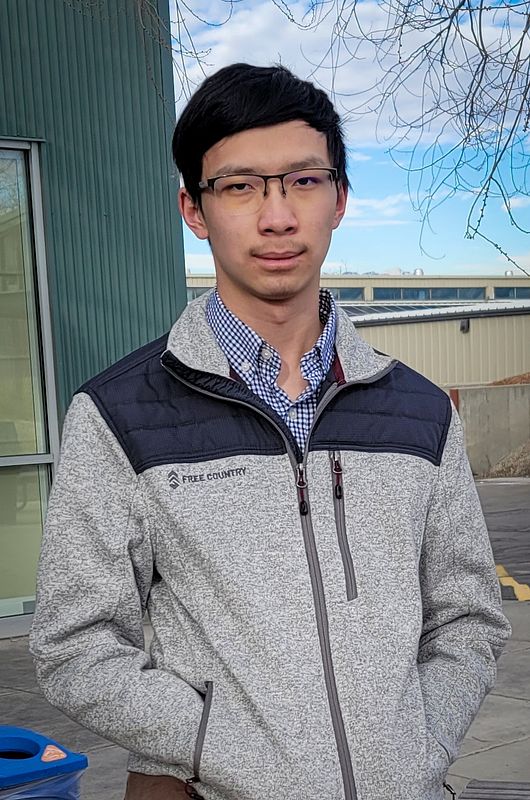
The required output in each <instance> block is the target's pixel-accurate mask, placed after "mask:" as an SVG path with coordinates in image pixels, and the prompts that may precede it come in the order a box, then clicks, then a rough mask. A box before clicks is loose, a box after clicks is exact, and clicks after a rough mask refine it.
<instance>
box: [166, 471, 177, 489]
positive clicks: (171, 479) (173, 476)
mask: <svg viewBox="0 0 530 800" xmlns="http://www.w3.org/2000/svg"><path fill="white" fill-rule="evenodd" d="M167 479H168V482H169V485H170V486H171V488H172V489H178V487H179V486H180V481H179V476H178V475H177V473H176V472H175V471H174V470H171V472H170V473H169V475H168V476H167Z"/></svg>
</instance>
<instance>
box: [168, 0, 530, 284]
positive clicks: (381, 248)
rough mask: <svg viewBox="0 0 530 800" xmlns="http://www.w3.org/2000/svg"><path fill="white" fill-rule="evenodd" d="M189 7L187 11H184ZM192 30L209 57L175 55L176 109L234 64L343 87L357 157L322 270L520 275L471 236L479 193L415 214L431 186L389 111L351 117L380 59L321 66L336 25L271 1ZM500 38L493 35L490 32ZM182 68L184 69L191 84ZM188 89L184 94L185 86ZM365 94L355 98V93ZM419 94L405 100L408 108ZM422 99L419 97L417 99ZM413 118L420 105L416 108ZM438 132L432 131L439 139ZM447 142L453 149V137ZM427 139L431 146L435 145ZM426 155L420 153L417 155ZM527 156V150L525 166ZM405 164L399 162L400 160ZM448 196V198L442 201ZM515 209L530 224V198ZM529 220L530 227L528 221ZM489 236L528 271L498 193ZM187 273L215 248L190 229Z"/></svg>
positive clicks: (207, 11) (222, 8)
mask: <svg viewBox="0 0 530 800" xmlns="http://www.w3.org/2000/svg"><path fill="white" fill-rule="evenodd" d="M190 8H192V9H193V11H194V12H195V14H196V15H197V16H198V17H201V18H202V19H205V20H208V21H210V22H221V21H222V19H223V16H222V15H223V14H224V15H226V13H227V9H229V8H230V6H229V4H227V3H225V2H222V0H221V1H220V0H209V2H204V3H202V5H201V3H200V2H199V3H197V4H196V5H192V6H190ZM289 9H290V12H291V13H292V15H293V17H294V18H295V19H297V20H298V21H302V20H303V19H304V7H303V6H302V5H301V4H296V3H291V4H289ZM185 10H186V9H185V8H184V9H183V8H182V7H181V14H182V13H183V12H184V11H185ZM362 13H363V14H364V15H365V20H364V21H365V22H366V21H368V23H370V21H371V19H372V18H375V17H376V16H377V13H378V7H377V5H376V4H375V3H372V2H365V3H363V4H362ZM172 19H173V21H174V24H173V33H174V35H176V36H178V34H179V27H178V26H177V25H176V24H175V21H176V19H177V13H176V10H175V8H173V11H172ZM185 22H186V26H187V28H188V30H189V33H190V34H191V36H192V37H193V41H194V45H195V47H196V48H197V50H198V51H199V53H200V55H201V61H202V63H201V64H199V63H198V62H197V60H196V59H193V58H189V57H188V58H185V59H184V60H183V61H182V60H179V58H175V84H176V94H177V97H179V94H180V95H181V96H180V98H179V99H178V102H177V113H178V111H179V109H180V108H182V106H183V104H184V103H185V100H186V95H189V93H190V91H192V90H193V88H194V87H195V86H196V85H198V84H199V83H200V81H201V80H202V78H203V76H204V74H209V73H211V72H213V71H215V70H216V69H218V68H220V67H222V66H224V65H225V64H228V63H231V62H234V61H248V62H250V63H254V64H264V65H265V64H271V63H274V62H278V61H281V62H282V63H283V64H285V66H287V67H289V68H291V69H292V70H293V71H294V72H296V73H297V74H298V75H300V76H301V77H303V78H310V79H312V80H314V81H315V82H318V83H319V84H320V85H321V86H322V87H323V88H325V89H327V90H328V91H333V90H334V91H335V95H334V98H335V102H336V105H337V107H338V109H339V111H340V112H341V113H342V114H344V115H345V116H349V117H350V118H349V119H347V121H346V125H345V130H346V138H347V144H348V151H349V156H350V157H349V169H348V172H349V177H350V181H351V184H352V192H351V194H350V198H349V203H348V209H347V213H346V217H345V219H344V221H343V223H342V225H341V227H340V228H339V229H338V230H337V231H336V232H335V234H334V237H333V241H332V245H331V248H330V250H329V253H328V257H327V260H326V263H325V265H324V271H325V272H328V273H335V274H339V273H344V272H348V271H349V272H359V273H362V272H369V271H373V272H378V273H384V272H390V273H392V272H395V273H398V272H399V270H401V271H413V270H414V269H416V268H419V267H421V268H422V269H423V270H424V272H425V274H426V275H444V274H462V275H463V274H469V275H488V274H503V273H504V271H505V270H507V269H513V265H511V264H509V263H508V262H507V261H506V259H505V258H504V257H503V256H502V255H501V254H500V253H498V252H497V251H496V250H495V249H494V248H493V247H492V246H491V245H490V244H488V243H486V242H484V241H483V240H481V239H480V238H477V237H476V238H475V239H468V238H466V237H465V231H466V219H467V215H468V213H469V211H470V207H471V204H472V202H473V199H474V196H473V194H472V193H471V192H463V191H460V192H456V193H455V194H454V196H449V195H448V196H446V197H444V199H443V202H441V203H440V204H439V205H438V206H437V207H436V208H435V209H433V210H432V211H431V212H430V214H429V217H428V220H427V222H425V221H423V222H422V219H421V215H420V213H419V212H418V210H417V209H415V208H414V204H415V203H414V201H415V200H416V201H417V199H418V198H420V200H424V199H425V197H426V193H427V190H428V189H429V185H428V182H424V183H423V185H422V186H418V185H417V182H416V181H417V175H416V174H412V175H411V173H410V172H408V171H407V169H406V168H404V167H403V166H400V164H402V165H406V163H407V154H406V153H404V152H401V151H400V150H399V149H396V147H395V140H394V139H393V138H392V137H393V129H392V127H391V126H390V125H389V124H388V123H387V122H386V121H385V117H384V115H381V114H377V113H376V111H373V112H368V111H367V108H368V105H366V107H361V111H362V112H365V113H361V114H358V115H357V117H356V119H355V120H353V119H352V118H351V114H350V115H348V114H347V113H345V112H347V111H349V110H351V108H352V107H353V105H354V104H355V103H358V101H357V100H354V99H352V98H353V97H354V96H356V97H358V93H359V92H363V91H367V90H369V87H370V86H372V85H374V84H376V83H377V81H378V70H379V69H380V68H379V67H378V65H377V64H376V63H375V62H374V59H373V54H372V53H370V52H368V51H365V52H362V51H361V52H359V55H360V60H355V61H350V63H349V64H345V65H344V66H343V67H341V69H340V70H338V71H336V72H335V73H334V78H333V84H332V83H331V81H332V73H331V71H330V70H329V69H326V67H325V66H323V67H321V68H320V69H314V68H313V67H312V66H311V64H315V63H318V62H319V61H320V60H321V59H322V56H323V54H324V53H325V52H326V50H327V48H328V46H329V35H330V24H331V19H328V20H324V21H323V22H322V23H321V24H320V25H319V26H318V28H316V29H310V30H301V29H300V28H299V27H297V25H296V24H293V23H292V22H289V21H288V19H287V18H286V17H285V15H284V14H282V13H281V11H280V10H279V9H278V7H277V6H276V5H275V4H274V3H272V2H271V0H240V2H238V3H236V4H234V6H233V8H232V17H231V19H230V20H229V21H228V22H226V24H224V25H218V26H212V25H205V24H204V23H203V22H201V21H200V20H199V19H197V17H196V16H193V15H192V14H191V13H188V15H187V17H186V19H185ZM180 33H181V37H180V38H181V41H183V42H184V44H185V46H189V39H186V37H187V34H186V33H185V32H184V28H183V25H182V18H181V25H180ZM492 35H495V32H493V33H492ZM183 65H184V66H185V67H186V74H185V78H184V81H183V79H182V76H183ZM183 84H184V91H182V92H181V87H182V86H183ZM355 93H357V95H355ZM414 102H415V100H414V98H412V99H409V98H408V97H407V98H405V99H404V103H405V105H406V104H407V103H408V104H409V105H410V104H411V103H414ZM416 102H417V101H416ZM410 108H411V111H412V113H415V109H414V107H413V105H410ZM435 133H436V132H434V134H435ZM446 143H447V146H450V145H451V141H450V137H449V138H447V137H446ZM428 144H429V142H425V147H427V146H428ZM423 152H425V151H424V150H422V148H420V149H419V150H418V151H417V154H416V155H417V156H419V157H421V156H422V154H423ZM524 158H526V159H527V160H528V150H527V151H526V153H525V154H523V156H522V157H520V159H519V160H520V161H521V163H522V160H523V159H524ZM396 162H398V163H396ZM438 199H442V195H439V196H438ZM512 208H513V210H514V212H515V213H517V214H518V219H519V221H520V222H522V224H523V225H524V224H525V223H526V225H527V227H530V200H529V198H527V197H523V196H517V195H516V196H515V198H514V200H513V201H512ZM527 220H528V221H527ZM481 230H482V231H483V232H484V233H485V234H486V235H487V236H488V237H489V238H492V239H494V240H495V241H497V242H498V243H499V244H500V245H501V246H502V248H503V249H504V250H506V251H507V252H508V253H509V255H510V256H511V257H512V258H514V259H515V260H516V261H517V262H518V263H520V264H521V266H523V267H525V268H526V269H527V270H528V269H530V235H528V234H523V233H521V232H520V231H518V230H517V228H516V227H515V226H513V225H511V224H510V219H509V216H508V214H507V213H506V210H505V208H504V205H503V202H502V201H501V200H500V199H499V198H495V197H492V198H491V199H490V200H489V202H488V206H487V211H486V215H485V218H484V221H483V223H482V228H481ZM184 244H185V251H186V262H187V269H188V270H189V271H190V272H192V273H197V272H207V271H212V267H211V257H210V255H209V249H208V246H207V244H204V243H202V242H199V241H198V240H197V239H195V237H194V236H193V234H191V233H190V232H189V231H187V229H185V232H184Z"/></svg>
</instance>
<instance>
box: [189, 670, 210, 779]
mask: <svg viewBox="0 0 530 800" xmlns="http://www.w3.org/2000/svg"><path fill="white" fill-rule="evenodd" d="M204 685H205V686H206V694H205V696H204V707H203V709H202V715H201V721H200V723H199V732H198V733H197V741H196V742H195V751H194V753H193V781H194V782H196V781H199V780H200V769H201V757H202V748H203V746H204V740H205V738H206V730H207V728H208V720H209V718H210V709H211V707H212V698H213V681H205V684H204Z"/></svg>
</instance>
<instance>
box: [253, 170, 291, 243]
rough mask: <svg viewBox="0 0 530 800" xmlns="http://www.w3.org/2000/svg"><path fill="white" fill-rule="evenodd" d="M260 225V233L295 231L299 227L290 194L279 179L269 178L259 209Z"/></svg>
mask: <svg viewBox="0 0 530 800" xmlns="http://www.w3.org/2000/svg"><path fill="white" fill-rule="evenodd" d="M258 227H259V231H260V233H263V234H268V233H274V234H281V233H294V231H296V230H297V229H298V219H297V217H296V214H295V213H294V209H293V207H292V205H291V203H290V202H289V196H288V195H286V194H284V193H283V192H282V184H281V181H280V180H279V179H272V180H271V179H269V181H268V183H267V193H266V195H265V197H264V198H263V205H262V206H261V209H260V211H259V219H258Z"/></svg>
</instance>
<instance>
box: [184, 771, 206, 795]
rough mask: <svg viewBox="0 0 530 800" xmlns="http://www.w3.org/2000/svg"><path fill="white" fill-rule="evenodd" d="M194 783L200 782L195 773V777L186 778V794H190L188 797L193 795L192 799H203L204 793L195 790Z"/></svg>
mask: <svg viewBox="0 0 530 800" xmlns="http://www.w3.org/2000/svg"><path fill="white" fill-rule="evenodd" d="M194 783H199V778H197V777H195V775H194V776H193V778H187V779H186V789H185V792H186V794H187V795H188V797H191V798H192V800H203V797H202V795H200V794H197V792H196V791H195V789H194V787H193V784H194Z"/></svg>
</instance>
